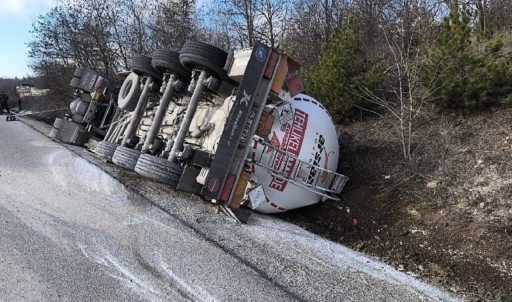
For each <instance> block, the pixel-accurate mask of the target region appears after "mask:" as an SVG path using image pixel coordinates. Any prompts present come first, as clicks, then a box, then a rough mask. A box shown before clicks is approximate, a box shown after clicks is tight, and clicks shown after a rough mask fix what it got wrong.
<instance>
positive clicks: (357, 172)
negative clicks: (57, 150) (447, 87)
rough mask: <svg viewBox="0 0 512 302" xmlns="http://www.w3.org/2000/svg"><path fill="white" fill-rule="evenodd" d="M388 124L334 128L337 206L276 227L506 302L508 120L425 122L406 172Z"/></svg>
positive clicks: (510, 213)
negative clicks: (340, 183)
mask: <svg viewBox="0 0 512 302" xmlns="http://www.w3.org/2000/svg"><path fill="white" fill-rule="evenodd" d="M391 122H392V120H391V119H390V118H389V117H384V118H379V119H372V120H367V121H363V122H357V123H353V124H351V125H345V126H341V127H340V129H341V131H342V132H343V134H344V141H343V145H342V150H341V160H340V166H339V170H340V171H341V172H342V173H344V174H345V175H347V176H349V177H350V181H349V183H348V184H347V187H346V188H345V189H344V191H343V192H342V201H341V202H333V201H328V202H325V203H322V204H319V205H317V206H313V207H309V208H304V209H300V210H297V211H293V212H290V213H288V214H284V215H282V216H283V218H284V219H287V220H290V221H293V222H294V223H297V224H299V225H301V226H303V227H305V228H306V229H308V230H310V231H312V232H315V233H318V234H322V235H323V236H325V237H328V238H330V239H331V240H334V241H338V242H340V243H343V244H346V245H348V246H350V247H352V248H354V249H356V250H359V251H362V252H364V253H368V254H370V255H373V256H376V257H378V258H380V259H382V260H384V261H386V262H388V263H390V264H392V265H394V266H395V267H396V268H398V269H399V270H402V271H405V272H408V273H410V274H412V275H415V276H418V277H420V278H422V279H426V280H428V281H430V282H433V283H435V284H438V285H440V286H442V287H445V288H446V289H448V290H450V291H453V292H456V293H457V294H459V295H461V296H462V297H464V298H465V299H466V300H468V301H512V286H511V284H512V253H510V251H511V250H512V110H511V109H495V110H492V111H490V112H488V113H484V114H482V115H478V116H461V115H458V114H456V113H452V114H447V115H446V114H439V113H438V114H434V115H432V116H429V117H428V118H424V120H423V121H422V122H420V123H419V124H418V125H417V126H416V133H415V142H414V148H413V150H414V153H413V155H414V160H413V162H411V163H404V162H403V160H402V157H401V149H400V144H399V142H398V141H397V140H396V139H395V138H394V137H393V134H392V133H393V127H392V126H391Z"/></svg>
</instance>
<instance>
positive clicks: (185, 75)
mask: <svg viewBox="0 0 512 302" xmlns="http://www.w3.org/2000/svg"><path fill="white" fill-rule="evenodd" d="M152 58H153V59H152V60H151V65H153V67H154V68H155V69H156V70H158V71H161V72H165V71H168V72H172V73H174V74H175V75H176V76H177V77H178V78H179V79H181V80H183V81H185V82H187V83H188V82H190V77H191V73H192V72H191V71H190V70H189V69H187V68H185V67H184V66H183V65H181V62H180V53H179V52H177V51H173V50H167V49H159V50H157V51H155V52H154V53H153V55H152Z"/></svg>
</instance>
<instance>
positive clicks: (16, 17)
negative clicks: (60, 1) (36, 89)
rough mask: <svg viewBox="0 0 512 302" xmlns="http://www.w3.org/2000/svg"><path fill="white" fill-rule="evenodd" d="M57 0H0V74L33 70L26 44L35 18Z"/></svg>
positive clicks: (25, 73)
mask: <svg viewBox="0 0 512 302" xmlns="http://www.w3.org/2000/svg"><path fill="white" fill-rule="evenodd" d="M56 3H57V0H0V45H1V46H0V77H2V78H14V77H18V78H22V77H24V76H26V75H30V74H32V72H31V70H30V68H29V67H28V63H29V59H28V48H27V45H26V44H27V42H28V41H30V30H31V29H32V22H33V21H34V20H35V18H36V17H37V16H38V15H40V14H44V13H46V12H47V11H48V10H49V9H50V8H51V7H53V6H55V5H56Z"/></svg>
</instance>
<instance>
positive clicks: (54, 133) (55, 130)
mask: <svg viewBox="0 0 512 302" xmlns="http://www.w3.org/2000/svg"><path fill="white" fill-rule="evenodd" d="M58 132H59V129H57V128H55V127H52V130H50V134H49V135H48V136H49V137H50V138H51V139H53V140H54V139H55V138H56V137H57V133H58Z"/></svg>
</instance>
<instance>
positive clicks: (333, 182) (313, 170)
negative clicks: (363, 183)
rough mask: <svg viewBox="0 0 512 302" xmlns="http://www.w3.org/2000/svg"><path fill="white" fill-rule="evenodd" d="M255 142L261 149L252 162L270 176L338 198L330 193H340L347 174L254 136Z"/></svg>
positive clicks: (329, 197) (346, 179)
mask: <svg viewBox="0 0 512 302" xmlns="http://www.w3.org/2000/svg"><path fill="white" fill-rule="evenodd" d="M255 143H257V144H260V145H262V146H263V150H262V151H261V155H260V156H259V157H258V158H257V159H256V158H255V159H253V160H254V161H255V162H254V164H256V165H257V166H260V167H262V168H265V169H267V170H268V171H269V172H270V173H271V174H272V176H275V177H279V178H281V179H284V180H286V181H289V182H291V183H293V184H295V185H297V186H299V187H301V188H304V189H307V190H310V191H313V192H315V193H317V194H319V195H321V196H323V197H325V198H328V199H333V200H340V199H339V198H338V197H336V196H333V195H332V194H340V193H341V191H342V190H343V187H344V186H345V184H346V183H347V181H348V177H347V176H345V175H343V174H340V173H336V172H333V171H329V170H327V169H324V168H321V167H319V166H315V165H313V164H310V163H308V162H305V161H302V160H300V159H298V158H297V157H296V156H295V155H294V154H291V153H290V152H288V151H286V150H283V149H279V148H277V147H275V146H273V145H272V144H271V143H270V142H269V141H267V140H264V139H262V138H256V137H255ZM264 157H266V159H264ZM290 165H293V168H292V170H291V171H287V167H289V166H290ZM323 179H327V180H323Z"/></svg>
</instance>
